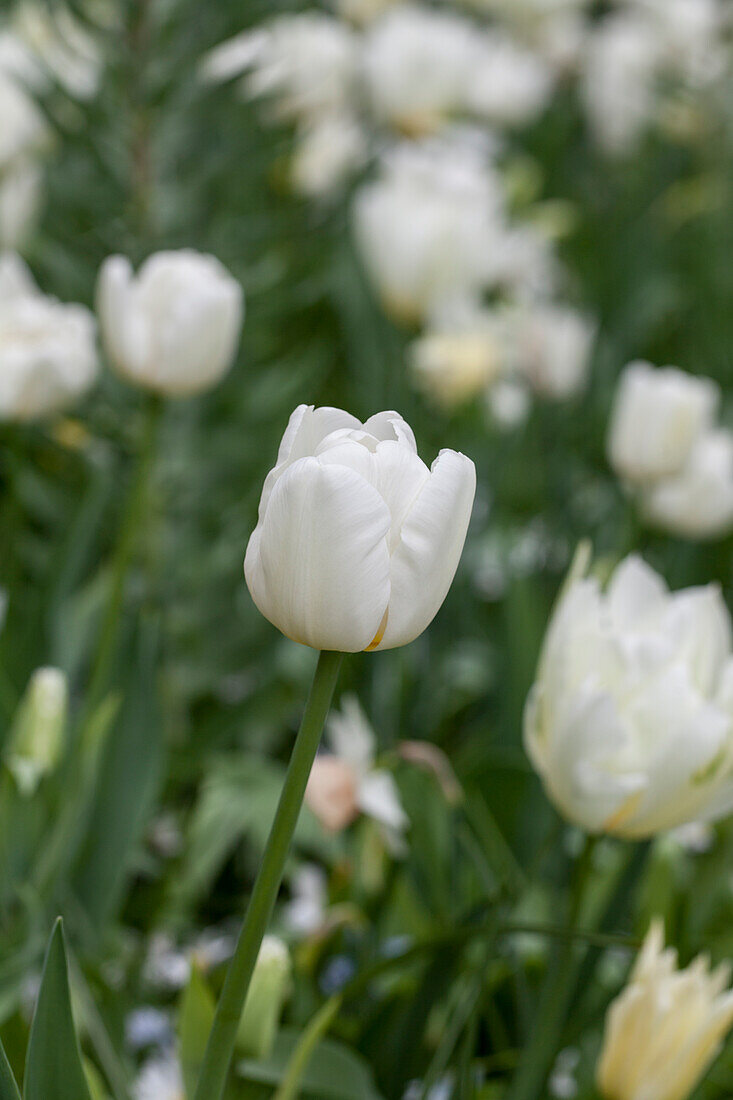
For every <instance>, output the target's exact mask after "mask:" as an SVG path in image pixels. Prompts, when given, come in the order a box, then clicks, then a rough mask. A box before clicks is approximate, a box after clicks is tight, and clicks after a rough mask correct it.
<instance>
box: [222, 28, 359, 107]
mask: <svg viewBox="0 0 733 1100" xmlns="http://www.w3.org/2000/svg"><path fill="white" fill-rule="evenodd" d="M356 72H357V39H356V37H355V35H354V32H353V31H352V30H351V28H350V27H348V26H346V24H344V23H342V22H340V21H339V20H338V19H333V18H331V17H330V16H328V15H325V14H323V13H322V12H317V11H307V12H302V13H300V14H298V15H282V16H278V17H277V18H276V19H272V20H270V21H269V22H268V23H266V24H265V25H264V26H262V27H259V28H257V29H256V30H254V31H245V32H244V33H243V34H239V35H237V36H236V38H233V39H230V40H229V41H228V42H224V43H222V45H220V46H217V47H216V48H215V49H214V50H212V51H211V52H210V53H209V54H207V56H206V57H205V58H204V61H203V64H202V67H201V75H202V77H203V78H204V79H205V80H209V81H212V82H218V81H223V80H230V79H232V78H234V77H240V76H242V75H243V74H246V76H245V77H244V83H243V91H244V93H245V95H246V96H248V97H249V96H252V97H260V96H263V97H267V98H268V99H269V100H270V101H271V102H272V105H273V109H274V110H275V111H276V113H277V115H278V117H280V118H286V119H301V120H312V119H313V118H315V117H317V116H318V115H320V114H322V113H324V112H325V113H331V112H333V111H340V110H341V109H343V108H344V107H345V106H347V105H348V104H349V103H350V101H351V95H352V88H353V84H354V81H355V78H356Z"/></svg>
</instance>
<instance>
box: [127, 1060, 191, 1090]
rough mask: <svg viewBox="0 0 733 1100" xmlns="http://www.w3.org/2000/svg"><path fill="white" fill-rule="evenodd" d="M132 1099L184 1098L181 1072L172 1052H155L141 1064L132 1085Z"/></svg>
mask: <svg viewBox="0 0 733 1100" xmlns="http://www.w3.org/2000/svg"><path fill="white" fill-rule="evenodd" d="M132 1095H133V1097H134V1100H185V1096H186V1093H185V1089H184V1086H183V1073H182V1072H181V1066H180V1063H179V1061H178V1059H177V1058H176V1057H175V1056H174V1055H172V1054H157V1055H155V1056H154V1057H153V1058H150V1059H149V1060H148V1061H147V1062H145V1064H144V1065H143V1067H142V1069H141V1070H140V1072H139V1074H138V1075H137V1077H136V1078H135V1081H134V1082H133V1085H132Z"/></svg>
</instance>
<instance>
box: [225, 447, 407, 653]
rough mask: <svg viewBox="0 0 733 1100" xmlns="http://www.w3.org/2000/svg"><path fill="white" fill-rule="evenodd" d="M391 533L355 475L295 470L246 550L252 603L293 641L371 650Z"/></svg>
mask: <svg viewBox="0 0 733 1100" xmlns="http://www.w3.org/2000/svg"><path fill="white" fill-rule="evenodd" d="M389 528H390V514H389V509H388V508H387V505H386V504H385V503H384V501H383V500H382V498H381V497H380V495H379V493H378V492H377V491H376V489H374V488H373V487H372V486H371V485H369V484H368V483H367V482H366V481H364V479H363V478H362V477H360V476H359V475H358V474H357V473H355V472H354V471H353V470H350V469H347V468H346V467H343V466H332V465H331V466H324V465H323V464H322V463H320V462H319V461H318V460H317V459H315V458H304V459H302V460H300V461H299V462H296V463H294V464H293V465H292V466H290V467H289V469H287V470H286V471H285V473H284V474H283V475H282V476H281V478H280V479H279V480H278V482H277V483H276V485H275V486H274V488H273V489H272V493H271V495H270V500H269V503H268V505H267V510H266V512H265V515H264V518H263V519H262V520H261V522H260V525H258V529H257V531H255V534H254V535H253V536H252V539H251V540H250V545H249V546H248V548H247V555H246V557H245V576H246V578H247V583H248V586H249V589H250V593H251V595H252V598H253V600H254V601H255V603H256V604H257V606H258V608H259V610H260V611H261V612H262V614H263V615H264V616H265V617H266V618H268V619H269V620H270V622H272V623H274V624H275V626H277V627H278V628H279V629H280V630H281V631H282V632H283V634H285V635H287V636H288V637H289V638H292V639H293V640H294V641H297V642H302V643H303V644H304V645H309V646H313V648H315V649H332V650H342V651H344V652H357V651H359V650H362V649H366V648H367V646H368V645H369V644H370V642H371V641H372V639H373V638H374V637H375V635H376V633H377V631H378V629H379V626H380V623H381V621H382V619H383V617H384V612H385V609H386V607H387V604H388V602H389V594H390V579H389V552H388V549H387V534H388V532H389ZM258 574H259V575H258Z"/></svg>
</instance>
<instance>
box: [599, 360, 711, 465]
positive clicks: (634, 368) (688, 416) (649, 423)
mask: <svg viewBox="0 0 733 1100" xmlns="http://www.w3.org/2000/svg"><path fill="white" fill-rule="evenodd" d="M719 400H720V391H719V389H718V387H717V385H716V384H715V383H714V382H712V381H710V379H707V378H697V377H694V376H693V375H690V374H686V373H685V372H684V371H681V370H677V369H676V368H675V367H665V368H661V369H657V368H655V367H652V366H651V365H650V364H649V363H644V362H635V363H630V364H629V366H627V367H626V369H625V370H624V372H623V374H622V375H621V380H620V382H619V386H618V391H617V394H616V399H615V402H614V407H613V410H612V413H611V425H610V430H609V438H608V455H609V460H610V463H611V466H612V467H613V469H614V471H615V472H616V473H617V474H618V475H619V476H620V477H622V478H623V479H624V480H626V481H627V482H629V483H630V484H631V485H645V484H648V483H651V482H654V481H656V480H658V479H659V478H662V477H669V476H670V475H674V474H678V473H680V471H681V470H682V469H683V467H684V465H685V463H686V462H687V461H688V459H689V457H690V454H691V452H692V449H693V447H694V446H695V444H696V443H697V442H698V440H699V439H700V438H701V437H702V435H703V433H705V432H707V430H708V429H709V428H710V427H711V426H712V423H713V418H714V416H715V413H716V411H717V407H718V403H719Z"/></svg>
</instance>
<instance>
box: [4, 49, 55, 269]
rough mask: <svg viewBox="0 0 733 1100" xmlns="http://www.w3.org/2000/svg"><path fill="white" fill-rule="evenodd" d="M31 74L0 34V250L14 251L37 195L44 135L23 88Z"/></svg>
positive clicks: (22, 55) (25, 58)
mask: <svg viewBox="0 0 733 1100" xmlns="http://www.w3.org/2000/svg"><path fill="white" fill-rule="evenodd" d="M33 76H34V70H33V67H32V61H31V59H30V57H29V55H28V53H27V51H26V49H25V48H24V46H23V43H22V42H21V41H20V39H19V38H18V37H17V35H15V34H13V33H12V32H11V31H10V30H7V29H6V30H2V31H0V119H2V125H0V247H2V248H18V247H20V246H21V245H22V244H23V242H24V241H25V239H26V237H27V235H28V233H29V231H30V229H31V227H32V225H33V222H34V220H35V217H36V214H37V210H38V206H39V203H40V196H41V173H40V167H39V156H40V153H41V152H42V150H43V148H44V146H45V144H46V143H47V140H48V130H47V127H46V123H45V122H44V119H43V116H42V115H41V112H40V110H39V109H38V107H37V106H36V104H35V103H34V101H33V98H32V95H31V92H30V91H29V84H30V83H31V82H32V79H33Z"/></svg>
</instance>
